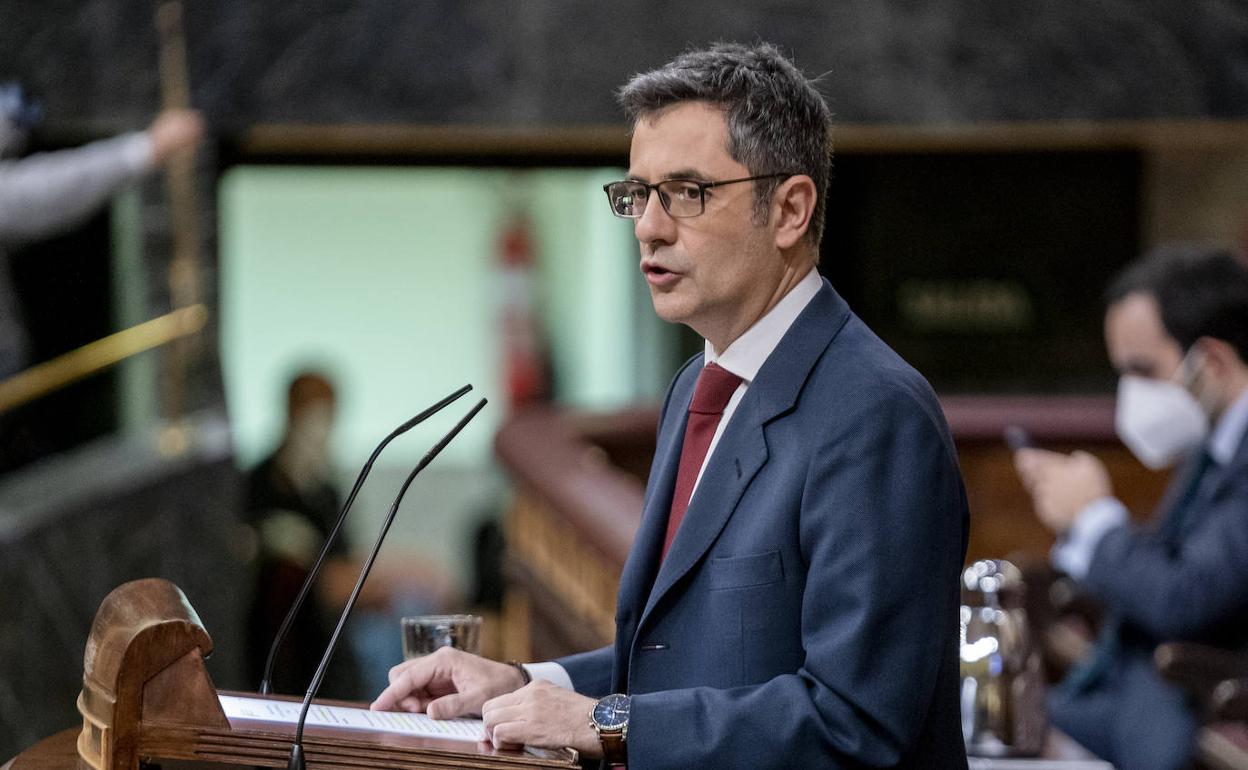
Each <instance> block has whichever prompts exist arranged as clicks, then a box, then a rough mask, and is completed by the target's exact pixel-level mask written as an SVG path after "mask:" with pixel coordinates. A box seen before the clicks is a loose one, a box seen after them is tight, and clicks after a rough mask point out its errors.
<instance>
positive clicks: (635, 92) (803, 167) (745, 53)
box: [619, 43, 832, 250]
mask: <svg viewBox="0 0 1248 770" xmlns="http://www.w3.org/2000/svg"><path fill="white" fill-rule="evenodd" d="M619 99H620V104H621V105H622V106H623V107H624V113H625V115H626V116H627V118H628V122H629V125H630V126H632V127H636V125H637V121H638V120H640V119H642V118H644V117H647V116H651V115H654V114H656V113H658V112H661V111H662V110H665V109H667V108H668V107H671V106H672V105H675V104H679V103H682V102H693V101H702V102H709V103H711V104H715V105H718V106H719V107H720V108H721V109H722V110H723V112H724V117H725V120H726V122H727V124H728V148H727V149H728V154H729V155H731V156H732V158H733V160H735V161H737V162H738V163H740V164H742V165H743V166H745V167H746V168H748V169H749V170H750V175H751V176H754V175H761V174H777V173H789V174H806V175H807V176H809V177H810V178H811V179H813V180H814V181H815V189H816V192H817V197H816V202H815V211H814V215H813V216H812V217H811V221H810V227H809V229H808V230H807V232H806V237H807V238H808V240H809V241H810V243H811V244H812V245H813V246H814V247H815V249H816V250H817V249H818V248H819V242H820V240H821V239H822V237H823V224H824V218H825V216H826V214H825V211H826V208H827V198H828V181H829V177H830V176H831V166H832V114H831V111H830V110H829V109H828V105H827V103H826V102H825V101H824V100H823V96H822V95H820V93H819V91H817V90H816V89H815V87H814V84H812V83H811V81H810V80H807V79H806V77H805V76H804V75H803V74H802V73H801V71H799V70H798V69H797V67H795V66H794V65H793V63H792V62H790V61H789V60H788V59H786V58H785V57H784V56H783V55H782V54H781V53H780V52H779V51H778V50H776V48H775V46H772V45H770V44H767V43H760V44H758V45H752V46H747V45H741V44H739V43H716V44H715V45H712V46H711V47H710V48H708V49H706V50H699V51H687V52H685V53H683V54H681V55H680V56H678V57H677V58H676V59H675V60H674V61H672V62H671V63H669V64H667V65H665V66H663V67H661V68H659V69H657V70H654V71H652V72H644V73H642V74H639V75H635V76H633V78H632V80H630V81H629V82H628V83H627V84H626V85H624V87H623V88H621V89H620V92H619ZM781 181H783V180H782V179H762V180H759V181H758V182H756V183H755V188H754V215H755V220H756V221H759V222H761V221H765V219H766V217H767V210H768V208H769V207H770V206H771V198H772V194H773V193H774V192H775V190H776V187H777V186H778V185H779V184H780V182H781Z"/></svg>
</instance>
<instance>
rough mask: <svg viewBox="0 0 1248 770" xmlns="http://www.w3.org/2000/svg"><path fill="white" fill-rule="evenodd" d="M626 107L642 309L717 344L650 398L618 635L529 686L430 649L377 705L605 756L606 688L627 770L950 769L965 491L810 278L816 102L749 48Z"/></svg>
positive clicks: (820, 211)
mask: <svg viewBox="0 0 1248 770" xmlns="http://www.w3.org/2000/svg"><path fill="white" fill-rule="evenodd" d="M621 100H622V102H623V104H624V107H625V110H626V112H627V114H628V117H629V119H630V121H631V123H632V129H633V134H632V147H631V151H630V157H629V173H628V180H627V181H625V182H620V183H615V184H611V185H607V196H608V199H609V202H610V204H611V207H612V210H613V211H614V213H615V214H616V215H617V216H621V217H626V218H631V219H633V223H634V228H635V235H636V237H637V240H638V242H639V244H640V250H641V260H640V269H641V272H642V274H643V275H644V277H645V280H646V281H647V283H648V285H649V288H650V293H651V298H652V300H653V302H654V307H655V311H656V312H657V313H658V314H659V316H660V317H662V318H663V319H665V320H667V321H673V322H680V323H685V324H688V325H689V326H690V327H692V328H693V329H694V330H695V331H697V332H698V333H699V334H700V335H701V336H702V337H704V338H705V340H706V346H705V353H704V354H702V355H698V356H695V357H694V358H693V359H691V360H690V361H689V362H688V363H686V364H685V366H684V367H683V368H681V370H680V371H679V372H678V373H677V375H676V378H675V380H674V381H673V382H672V385H671V387H670V388H669V390H668V393H667V397H666V399H665V400H664V404H663V411H662V418H661V421H660V425H659V433H658V444H657V451H656V454H655V458H654V464H653V466H652V468H651V472H650V478H649V484H648V486H647V489H646V498H645V508H644V512H643V515H642V521H641V527H640V530H639V532H638V534H637V539H636V542H635V543H634V544H633V548H632V551H631V553H630V554H629V558H628V561H627V564H626V565H625V567H624V572H623V576H622V578H621V584H620V593H619V597H618V604H617V614H616V618H617V619H616V640H615V644H614V646H609V647H605V648H603V649H600V650H594V651H592V652H587V653H582V654H579V655H573V656H571V657H568V658H564V659H561V660H559V661H556V662H552V663H542V664H534V665H530V666H528V667H526V669H527V674H529V675H531V676H532V678H533V679H534V680H535V681H533V682H532V683H531V684H529V685H527V686H523V687H522V686H521V685H522V684H523V679H524V678H526V677H525V676H523V675H522V672H520V671H517V670H516V669H515V668H512V667H509V666H507V665H505V664H498V663H494V662H491V661H485V660H482V659H480V658H472V657H469V656H465V655H462V654H457V653H456V652H454V651H439V653H440V654H438V655H433V656H430V657H429V658H426V659H422V660H416V661H411V662H408V663H405V664H401V665H399V666H397V667H396V668H395V669H394V670H393V671H392V672H391V685H390V687H388V688H387V689H386V690H385V691H384V692H383V693H382V694H381V695H380V696H379V697H378V699H377V701H376V702H375V703H374V707H376V708H393V707H395V706H398V707H401V708H405V709H412V710H422V709H424V710H427V711H429V712H430V713H431V714H433V715H434V716H437V717H450V716H455V715H458V714H464V713H472V712H481V713H482V715H483V717H484V720H485V725H486V732H487V735H489V736H490V737H491V738H492V739H493V741H494V743H495V744H498V745H509V744H521V743H526V744H529V745H536V746H572V747H574V748H576V749H578V750H579V751H581V752H582V753H583V755H585V756H590V757H595V756H601V754H602V753H603V746H601V745H600V741H599V737H600V736H599V735H597V734H596V729H595V728H594V727H592V726H591V724H590V722H589V719H588V717H589V715H590V713H591V710H592V709H593V708H594V707H595V699H597V698H598V697H599V696H605V695H607V694H609V693H627V694H628V695H629V696H630V697H631V703H624V704H621V705H622V706H626V707H627V708H628V716H627V733H626V740H625V741H624V747H625V748H626V750H627V763H628V766H629V768H631V770H651V769H652V768H689V767H718V768H727V767H746V768H767V767H785V768H792V767H824V768H849V767H862V766H866V765H869V766H872V767H902V768H941V769H942V770H947V769H948V768H958V767H965V766H966V759H965V756H964V752H963V747H962V737H961V731H960V727H959V721H958V694H957V687H958V657H957V631H956V629H957V610H958V571H959V569H960V567H961V565H962V559H963V555H964V553H965V548H966V537H967V511H966V505H965V498H964V494H963V489H962V482H961V478H960V476H959V473H958V466H957V461H956V458H955V455H954V447H953V443H952V441H951V440H950V436H949V432H948V430H947V427H946V425H945V421H944V419H943V417H942V414H941V410H940V407H939V405H938V404H937V402H936V399H935V397H934V396H933V394H932V391H931V389H930V387H929V386H928V384H927V382H926V381H924V379H923V378H922V377H921V376H919V374H918V373H916V372H915V371H914V370H913V369H912V368H910V367H909V366H908V365H907V364H906V363H905V362H904V361H902V360H901V359H900V358H899V357H898V356H897V355H896V354H895V353H893V351H892V350H890V349H889V348H888V347H887V346H886V345H884V343H883V342H881V341H880V340H879V339H878V338H877V337H876V336H875V335H874V334H872V333H871V331H870V330H869V329H868V328H867V327H866V326H865V325H864V324H863V323H862V321H860V320H859V319H858V317H857V316H855V315H854V314H853V312H851V311H850V309H849V307H848V306H846V304H845V302H844V301H843V300H842V299H841V298H840V297H839V296H837V294H836V292H835V291H834V290H833V289H832V287H831V286H830V285H829V284H828V283H827V282H826V281H825V280H823V279H822V278H820V277H819V274H818V273H817V272H816V271H815V263H816V261H817V258H818V254H819V240H820V236H821V234H822V230H823V221H824V206H825V203H824V202H825V198H826V193H827V185H828V179H829V163H830V147H831V141H830V135H829V112H828V109H827V106H826V105H825V104H824V102H823V99H822V97H821V96H820V95H819V94H818V92H817V91H816V90H815V89H814V88H813V86H812V85H811V84H810V82H809V81H807V80H806V79H805V78H804V77H803V76H802V75H801V73H800V72H799V71H798V70H797V69H796V68H795V67H794V66H793V65H792V64H791V63H790V62H789V61H787V60H786V59H784V58H783V57H782V56H781V55H780V54H779V53H778V52H777V51H776V50H775V49H774V48H772V47H770V46H766V45H759V46H755V47H744V46H739V45H718V46H716V47H714V48H712V49H710V50H706V51H696V52H691V53H687V54H684V55H682V56H681V57H680V58H678V59H676V60H675V61H674V62H672V63H671V64H669V65H667V66H666V67H664V68H662V69H659V70H657V71H654V72H650V73H646V74H643V75H638V76H637V77H635V78H634V79H633V80H632V81H631V82H630V83H629V84H628V85H626V86H625V87H624V88H623V90H622V91H621ZM721 412H722V417H721V415H720V413H721ZM708 443H710V445H711V446H710V450H709V454H707V455H706V457H708V458H709V459H707V460H706V461H705V463H703V462H702V457H703V454H704V452H705V450H706V447H707V445H708ZM699 472H700V479H699ZM691 489H692V497H690V490H691ZM686 503H687V504H688V505H687V510H686V505H685V504H686ZM669 543H670V547H669ZM615 700H627V699H622V698H617V699H615ZM615 742H616V741H614V740H611V741H608V740H606V739H605V738H604V740H603V743H606V744H607V745H608V747H609V748H610V749H611V750H612V751H614V748H615V747H614V746H612V745H611V744H614V743H615ZM617 756H618V755H617Z"/></svg>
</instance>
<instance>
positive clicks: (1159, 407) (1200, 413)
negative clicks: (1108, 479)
mask: <svg viewBox="0 0 1248 770" xmlns="http://www.w3.org/2000/svg"><path fill="white" fill-rule="evenodd" d="M1114 427H1115V428H1116V429H1117V431H1118V437H1119V438H1121V439H1122V443H1124V444H1126V445H1127V448H1128V449H1130V450H1131V453H1132V454H1134V455H1135V456H1136V457H1137V458H1138V459H1139V461H1140V462H1142V463H1144V465H1146V466H1147V467H1149V468H1152V469H1153V470H1155V471H1156V470H1161V469H1162V468H1168V467H1170V466H1171V465H1173V464H1174V462H1175V460H1177V459H1178V458H1179V457H1180V456H1182V455H1183V454H1184V453H1186V452H1188V451H1190V450H1192V449H1194V448H1196V447H1197V446H1198V445H1199V444H1200V443H1201V442H1202V441H1204V440H1205V437H1206V436H1208V435H1209V417H1208V415H1206V414H1205V410H1204V409H1202V408H1201V406H1200V402H1198V401H1197V400H1196V397H1195V396H1193V395H1192V394H1191V393H1189V392H1187V389H1186V388H1184V387H1183V386H1182V385H1179V384H1178V383H1175V382H1170V381H1167V380H1154V379H1151V378H1148V377H1137V376H1134V375H1130V374H1128V375H1124V376H1123V377H1122V378H1121V379H1119V380H1118V404H1117V409H1116V412H1115V414H1114Z"/></svg>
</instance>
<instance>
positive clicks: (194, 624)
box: [12, 578, 579, 770]
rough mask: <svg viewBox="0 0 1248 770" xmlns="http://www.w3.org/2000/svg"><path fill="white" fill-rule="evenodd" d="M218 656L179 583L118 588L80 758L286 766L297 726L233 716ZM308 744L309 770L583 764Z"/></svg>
mask: <svg viewBox="0 0 1248 770" xmlns="http://www.w3.org/2000/svg"><path fill="white" fill-rule="evenodd" d="M211 652H212V638H211V637H209V636H208V632H207V631H205V630H204V627H203V625H202V624H201V623H200V621H199V617H198V616H197V615H196V614H195V610H194V609H193V608H192V607H191V605H190V604H189V603H188V602H187V600H186V597H185V596H184V595H183V593H182V591H181V590H180V589H179V588H178V587H177V586H175V585H173V584H172V583H170V582H168V581H166V580H162V579H159V578H149V579H146V580H136V581H134V582H131V583H126V584H124V585H122V586H120V587H118V588H116V589H114V590H113V592H112V593H110V594H109V595H108V596H107V597H106V598H105V599H104V602H103V603H102V604H101V605H100V609H99V612H98V613H97V614H96V616H95V622H94V623H93V624H92V627H91V635H90V637H89V638H88V639H87V647H86V654H85V655H84V668H83V675H82V694H81V695H80V696H79V697H78V710H79V711H80V712H81V713H82V732H81V733H79V735H78V741H77V749H78V750H77V755H78V758H79V759H80V761H79V762H78V763H76V764H78V765H79V767H80V768H82V770H86V768H88V767H90V768H94V770H138V768H139V766H140V764H146V763H149V762H155V761H157V760H160V759H168V760H199V761H207V762H218V763H224V764H230V765H249V766H265V767H285V766H286V762H287V758H288V756H289V754H290V745H291V740H292V738H293V736H294V725H285V724H276V723H270V722H258V721H251V720H240V719H228V718H227V717H226V716H225V712H224V711H223V709H222V707H221V703H220V701H219V699H218V697H217V690H216V688H215V687H214V686H213V683H212V679H211V678H210V677H209V676H208V672H207V670H206V669H205V668H204V658H206V657H207V656H208V654H209V653H211ZM249 697H258V696H249ZM275 699H276V700H292V699H289V698H280V697H279V698H275ZM339 705H353V706H360V705H362V704H339ZM303 744H304V750H305V752H306V757H307V764H308V767H309V770H360V768H364V767H385V768H390V769H392V770H417V769H419V768H450V767H465V768H576V767H579V765H578V764H577V755H576V752H574V751H571V750H561V751H550V752H546V751H537V750H529V751H527V752H518V751H499V750H495V749H493V748H492V747H489V746H488V745H486V744H480V743H470V742H465V741H454V740H449V739H440V738H415V737H411V736H406V735H398V734H394V733H386V732H370V731H364V730H355V729H350V730H349V729H341V728H327V727H319V726H308V727H307V728H306V730H305V731H304V740H303ZM41 745H42V744H41ZM32 751H34V749H32ZM21 759H22V757H21V756H19V757H18V758H17V759H15V760H14V763H12V764H13V767H15V768H16V767H18V765H19V764H20V763H21Z"/></svg>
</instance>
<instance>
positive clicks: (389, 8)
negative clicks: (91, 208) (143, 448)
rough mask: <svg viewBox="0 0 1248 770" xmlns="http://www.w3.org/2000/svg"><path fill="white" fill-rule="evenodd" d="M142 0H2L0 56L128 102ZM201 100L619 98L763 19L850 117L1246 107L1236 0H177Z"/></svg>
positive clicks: (487, 112)
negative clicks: (666, 65) (630, 84)
mask: <svg viewBox="0 0 1248 770" xmlns="http://www.w3.org/2000/svg"><path fill="white" fill-rule="evenodd" d="M152 6H153V3H152V2H150V0H144V1H143V2H140V1H139V0H45V1H44V2H38V3H36V2H34V1H33V0H0V78H3V77H5V76H17V77H20V78H22V79H24V80H26V81H27V82H29V83H30V84H32V85H33V86H34V87H35V88H36V89H37V90H38V91H40V92H41V93H43V94H44V95H45V97H46V100H47V104H48V110H49V119H50V121H51V122H52V123H53V124H56V125H65V126H70V127H81V128H83V129H84V130H101V131H102V130H110V129H113V128H120V127H124V126H129V125H137V124H141V123H142V122H143V121H144V120H146V119H147V117H148V116H149V115H150V114H151V112H152V110H153V109H154V107H155V105H156V103H157V76H156V71H155V61H156V36H155V33H154V30H153V25H152V23H151V20H150V17H151V11H152ZM186 17H187V27H188V37H189V43H190V55H191V70H192V78H193V81H194V91H195V99H196V102H197V103H198V104H199V105H200V106H202V107H203V108H205V109H207V110H208V111H209V112H210V114H211V115H212V116H213V118H214V120H215V121H216V122H217V124H218V125H219V126H222V127H226V128H236V127H240V126H244V125H247V124H250V123H253V122H260V121H301V122H302V121H313V122H335V121H410V122H419V123H443V122H445V123H472V124H492V125H518V124H519V125H544V124H567V123H572V124H580V123H606V122H612V121H616V120H618V113H617V111H616V109H615V106H614V104H613V101H612V96H611V91H612V89H613V88H614V87H615V86H617V85H618V84H619V83H620V82H621V81H622V80H623V79H624V78H626V77H627V76H628V74H630V73H632V72H634V71H637V70H640V69H644V68H648V67H651V66H654V65H657V64H660V63H662V62H663V61H665V60H666V59H668V58H670V56H671V55H672V54H673V53H675V52H676V51H678V50H680V49H681V48H683V47H685V46H688V45H699V44H703V43H706V42H708V41H711V40H715V39H736V40H751V39H756V38H761V39H766V40H770V41H774V42H776V43H778V44H779V45H781V46H782V47H783V48H784V49H785V50H787V51H790V52H791V53H792V55H793V56H794V57H795V59H796V60H797V62H798V63H799V65H800V66H802V67H803V69H804V70H805V71H806V72H807V73H808V74H824V75H825V77H824V78H823V81H822V82H823V85H824V89H825V91H826V93H827V95H828V96H829V97H830V99H831V102H832V104H833V105H834V109H835V111H836V113H837V114H838V115H839V117H840V118H841V119H842V120H844V121H853V122H868V123H870V122H888V123H893V122H896V123H933V122H935V123H944V122H963V121H985V120H1050V119H1060V118H1089V119H1118V118H1148V117H1188V116H1215V117H1242V116H1245V115H1248V3H1246V2H1245V1H1244V0H1151V1H1150V0H1113V1H1112V2H1110V1H1104V2H1095V3H1090V2H1074V1H1073V0H1062V1H1059V2H1034V1H1033V0H930V1H929V2H912V1H907V2H902V1H899V0H892V1H890V2H881V0H837V1H832V0H824V1H822V2H820V1H819V0H766V1H761V0H755V1H754V2H748V1H743V2H736V3H726V2H712V1H711V0H685V1H684V2H675V3H673V2H665V1H661V0H633V2H628V3H606V2H588V1H585V0H582V1H581V2H573V1H572V0H524V2H520V0H357V1H354V2H352V1H347V0H340V1H338V2H329V1H327V0H319V1H317V2H303V3H290V2H275V1H274V0H187V2H186Z"/></svg>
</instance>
